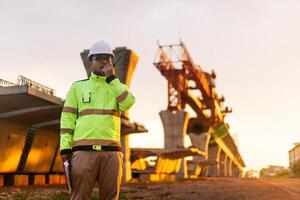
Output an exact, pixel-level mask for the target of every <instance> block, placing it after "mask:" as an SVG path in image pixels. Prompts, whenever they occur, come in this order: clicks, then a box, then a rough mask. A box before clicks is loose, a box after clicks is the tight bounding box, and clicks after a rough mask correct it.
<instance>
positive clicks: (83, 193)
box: [71, 151, 123, 200]
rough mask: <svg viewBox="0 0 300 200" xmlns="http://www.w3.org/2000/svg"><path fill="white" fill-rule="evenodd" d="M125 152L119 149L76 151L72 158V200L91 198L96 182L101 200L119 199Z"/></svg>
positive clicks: (87, 199)
mask: <svg viewBox="0 0 300 200" xmlns="http://www.w3.org/2000/svg"><path fill="white" fill-rule="evenodd" d="M122 165H123V153H122V152H119V151H75V152H73V155H72V159H71V166H72V168H71V169H72V170H71V176H72V190H71V200H89V199H90V197H91V193H92V190H93V187H94V184H95V182H98V186H99V198H100V199H101V200H117V199H118V196H119V191H120V185H121V179H122V172H123V171H122V168H123V166H122Z"/></svg>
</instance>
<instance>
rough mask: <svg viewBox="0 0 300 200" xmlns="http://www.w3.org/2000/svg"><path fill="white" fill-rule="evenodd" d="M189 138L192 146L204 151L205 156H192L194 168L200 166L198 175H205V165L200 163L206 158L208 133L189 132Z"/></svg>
mask: <svg viewBox="0 0 300 200" xmlns="http://www.w3.org/2000/svg"><path fill="white" fill-rule="evenodd" d="M189 136H190V140H191V143H192V145H193V146H195V147H198V148H199V149H200V150H202V151H204V152H205V153H206V155H205V156H194V157H193V161H194V165H195V166H194V169H195V170H196V169H197V166H200V167H201V171H200V175H202V176H206V175H207V166H206V165H203V164H202V165H201V164H200V163H204V162H205V161H206V160H207V157H208V156H207V155H208V154H207V151H208V144H209V139H210V134H209V133H208V132H202V133H201V132H200V133H194V132H190V133H189Z"/></svg>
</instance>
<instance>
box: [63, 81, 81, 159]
mask: <svg viewBox="0 0 300 200" xmlns="http://www.w3.org/2000/svg"><path fill="white" fill-rule="evenodd" d="M76 119H77V99H76V94H75V87H74V83H73V85H72V86H71V88H70V90H69V91H68V94H67V98H66V101H65V103H64V107H63V110H62V113H61V118H60V154H61V155H64V154H69V153H71V152H72V150H71V149H72V143H73V133H74V129H75V124H76Z"/></svg>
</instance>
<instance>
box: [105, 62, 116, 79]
mask: <svg viewBox="0 0 300 200" xmlns="http://www.w3.org/2000/svg"><path fill="white" fill-rule="evenodd" d="M102 71H103V72H104V74H105V76H106V77H109V76H111V75H115V69H114V68H113V66H112V64H111V63H109V64H107V65H105V66H104V68H103V69H102Z"/></svg>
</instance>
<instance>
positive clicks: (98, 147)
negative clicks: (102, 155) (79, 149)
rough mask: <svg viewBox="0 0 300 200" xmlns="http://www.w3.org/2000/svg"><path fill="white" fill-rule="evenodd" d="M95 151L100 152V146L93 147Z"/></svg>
mask: <svg viewBox="0 0 300 200" xmlns="http://www.w3.org/2000/svg"><path fill="white" fill-rule="evenodd" d="M93 149H94V150H95V151H101V145H93Z"/></svg>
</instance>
